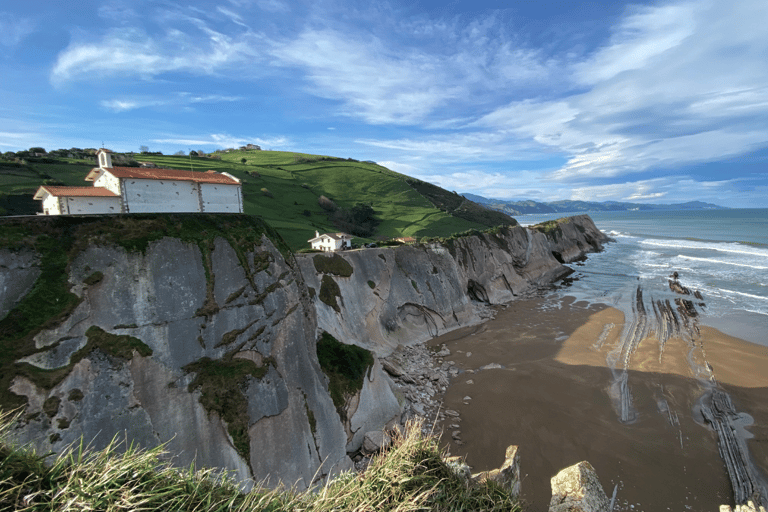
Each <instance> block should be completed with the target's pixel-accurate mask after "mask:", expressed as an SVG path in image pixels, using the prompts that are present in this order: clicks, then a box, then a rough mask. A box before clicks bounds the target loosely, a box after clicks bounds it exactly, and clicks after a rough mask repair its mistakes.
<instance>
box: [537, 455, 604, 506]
mask: <svg viewBox="0 0 768 512" xmlns="http://www.w3.org/2000/svg"><path fill="white" fill-rule="evenodd" d="M551 483H552V501H550V503H549V512H610V502H609V501H608V497H607V496H606V495H605V491H604V490H603V487H602V486H601V485H600V481H599V480H598V479H597V473H595V469H594V468H593V467H592V464H590V463H589V462H586V461H582V462H579V463H578V464H574V465H573V466H570V467H567V468H565V469H563V470H562V471H560V472H559V473H558V474H556V475H555V476H553V477H552V482H551Z"/></svg>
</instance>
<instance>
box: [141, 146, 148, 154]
mask: <svg viewBox="0 0 768 512" xmlns="http://www.w3.org/2000/svg"><path fill="white" fill-rule="evenodd" d="M139 153H149V146H139Z"/></svg>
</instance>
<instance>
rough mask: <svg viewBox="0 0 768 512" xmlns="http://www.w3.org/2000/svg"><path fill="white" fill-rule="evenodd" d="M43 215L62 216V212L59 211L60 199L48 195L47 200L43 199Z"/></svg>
mask: <svg viewBox="0 0 768 512" xmlns="http://www.w3.org/2000/svg"><path fill="white" fill-rule="evenodd" d="M43 213H44V214H46V215H61V211H59V198H58V197H56V196H52V195H51V194H47V193H46V195H45V199H43Z"/></svg>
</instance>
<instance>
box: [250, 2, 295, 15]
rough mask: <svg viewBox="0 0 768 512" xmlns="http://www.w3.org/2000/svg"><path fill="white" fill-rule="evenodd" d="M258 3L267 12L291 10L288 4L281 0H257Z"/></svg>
mask: <svg viewBox="0 0 768 512" xmlns="http://www.w3.org/2000/svg"><path fill="white" fill-rule="evenodd" d="M256 5H258V6H259V8H260V9H263V10H265V11H267V12H289V11H290V10H291V9H290V7H288V4H286V3H285V2H281V1H280V0H256Z"/></svg>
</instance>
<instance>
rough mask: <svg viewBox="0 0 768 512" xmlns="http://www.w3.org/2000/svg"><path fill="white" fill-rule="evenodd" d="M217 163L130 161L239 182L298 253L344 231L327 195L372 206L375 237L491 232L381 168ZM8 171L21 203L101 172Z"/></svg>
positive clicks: (295, 160)
mask: <svg viewBox="0 0 768 512" xmlns="http://www.w3.org/2000/svg"><path fill="white" fill-rule="evenodd" d="M215 155H216V156H218V157H220V158H210V157H189V156H177V155H153V154H143V153H141V154H133V155H126V156H129V157H132V158H133V159H134V160H136V161H137V162H154V163H155V164H157V165H158V166H161V167H167V168H173V169H182V170H194V171H200V172H204V171H207V170H213V171H217V172H228V173H230V174H232V175H233V176H235V177H236V178H238V179H240V180H242V183H243V201H244V212H245V213H246V214H248V215H258V216H260V217H262V218H263V219H264V220H266V221H267V222H268V223H269V224H271V225H272V226H274V228H275V229H276V230H277V231H278V232H279V233H280V234H281V235H282V236H283V238H285V240H286V242H287V243H288V245H289V246H290V247H291V248H292V249H294V250H297V249H301V248H304V247H307V246H308V244H307V240H309V239H310V238H312V237H313V236H314V233H315V230H317V231H320V232H334V231H337V228H335V227H334V226H333V224H332V223H331V222H330V221H329V219H328V214H327V212H326V211H324V210H323V209H322V208H321V207H320V205H319V204H318V198H319V197H320V196H321V195H323V196H326V197H328V198H330V199H332V200H333V201H334V202H335V203H336V204H337V205H338V206H339V207H343V208H351V207H353V206H354V205H355V204H357V203H363V204H366V205H370V206H371V207H372V208H373V210H374V212H375V215H376V217H377V218H378V219H380V220H381V223H380V224H379V226H378V229H377V232H376V237H399V236H413V237H416V238H421V237H424V236H448V235H450V234H452V233H456V232H461V231H466V230H468V229H482V228H485V227H488V225H484V224H478V223H476V222H471V221H467V220H463V219H460V218H457V217H454V216H451V215H450V214H448V213H445V212H444V211H441V210H439V209H437V208H435V207H434V206H433V204H432V203H431V202H430V201H429V200H428V199H426V198H425V197H424V196H422V195H421V194H420V193H419V192H417V191H416V190H414V189H413V188H412V187H411V186H410V185H408V183H406V179H407V178H408V177H407V176H405V175H403V174H400V173H397V172H394V171H391V170H389V169H387V168H385V167H382V166H380V165H377V164H374V163H367V162H357V161H354V160H346V159H341V158H334V157H328V156H323V155H310V154H306V153H293V152H286V151H258V150H249V151H232V152H229V153H216V154H215ZM243 158H245V159H246V163H245V164H243V163H242V159H243ZM3 164H7V163H6V162H2V161H0V194H3V193H5V194H18V195H23V194H33V193H34V192H35V190H36V189H37V188H38V187H39V186H40V185H42V184H44V183H45V182H46V180H53V181H55V182H60V183H63V184H64V185H70V186H87V185H89V184H90V183H89V182H86V181H84V179H85V176H86V174H87V173H88V171H90V169H91V168H93V167H94V166H95V163H94V162H86V161H83V160H70V159H66V158H59V159H56V160H55V163H38V162H34V161H30V162H29V163H28V164H27V165H26V166H23V167H13V166H9V165H10V164H8V165H3ZM368 241H371V240H370V239H357V240H355V242H357V243H361V242H368Z"/></svg>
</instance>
